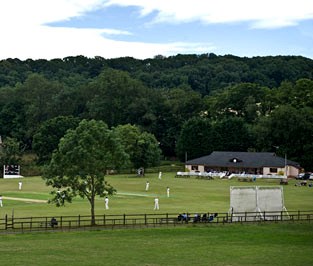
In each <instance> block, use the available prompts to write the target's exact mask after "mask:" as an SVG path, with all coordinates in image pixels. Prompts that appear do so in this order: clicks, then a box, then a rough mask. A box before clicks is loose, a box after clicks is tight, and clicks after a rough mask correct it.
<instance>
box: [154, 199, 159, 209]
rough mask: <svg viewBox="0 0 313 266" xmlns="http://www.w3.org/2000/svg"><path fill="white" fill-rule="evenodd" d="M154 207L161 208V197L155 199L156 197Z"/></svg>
mask: <svg viewBox="0 0 313 266" xmlns="http://www.w3.org/2000/svg"><path fill="white" fill-rule="evenodd" d="M154 209H155V210H158V209H159V199H158V198H155V199H154Z"/></svg>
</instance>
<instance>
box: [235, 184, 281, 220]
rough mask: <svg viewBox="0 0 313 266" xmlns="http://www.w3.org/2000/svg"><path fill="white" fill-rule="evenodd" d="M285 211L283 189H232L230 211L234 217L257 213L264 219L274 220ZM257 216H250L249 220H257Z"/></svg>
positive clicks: (257, 187) (259, 187)
mask: <svg viewBox="0 0 313 266" xmlns="http://www.w3.org/2000/svg"><path fill="white" fill-rule="evenodd" d="M284 210H286V209H285V207H284V195H283V189H282V187H262V186H255V187H230V211H231V213H232V214H233V215H234V216H240V215H242V213H245V212H246V213H249V212H252V213H254V212H256V213H259V214H260V216H262V217H263V218H264V219H268V220H269V219H270V220H272V219H277V215H280V212H281V211H284ZM264 212H265V217H264ZM240 213H241V214H240ZM256 216H257V215H256V214H248V220H255V219H256V218H257V217H256ZM245 219H247V218H246V217H245Z"/></svg>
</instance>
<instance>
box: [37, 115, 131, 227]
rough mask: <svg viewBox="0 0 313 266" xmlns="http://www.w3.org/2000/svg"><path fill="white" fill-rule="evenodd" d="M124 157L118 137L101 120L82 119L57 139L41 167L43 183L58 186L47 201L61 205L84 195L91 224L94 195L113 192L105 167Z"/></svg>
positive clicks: (116, 164)
mask: <svg viewBox="0 0 313 266" xmlns="http://www.w3.org/2000/svg"><path fill="white" fill-rule="evenodd" d="M127 160H128V156H127V154H126V153H125V152H124V150H123V146H122V145H121V144H120V141H119V140H118V138H117V137H116V135H115V134H114V132H113V131H111V130H109V129H108V127H107V125H106V124H105V123H104V122H102V121H95V120H91V121H87V120H82V121H81V122H80V123H79V125H78V127H77V128H76V129H75V130H69V131H68V132H67V133H66V135H65V136H64V137H63V138H62V139H61V141H60V143H59V146H58V149H57V150H56V151H55V152H54V153H53V155H52V159H51V161H50V164H49V165H48V166H47V167H46V169H45V173H44V176H43V177H44V179H45V180H46V184H47V185H49V186H52V187H53V188H55V189H57V190H58V191H52V194H53V195H54V198H53V199H52V200H51V201H52V202H54V203H56V205H57V206H61V205H63V204H64V203H65V202H66V201H67V202H71V200H72V198H73V197H75V196H80V197H82V198H87V199H88V201H89V203H90V209H91V224H92V225H94V224H95V198H96V196H100V197H103V196H105V195H107V194H109V195H110V194H113V193H114V192H115V189H114V188H113V187H112V186H111V185H110V184H108V183H107V182H106V181H105V178H104V177H105V174H106V172H107V170H111V169H116V168H119V167H121V166H122V165H124V164H125V163H126V162H127Z"/></svg>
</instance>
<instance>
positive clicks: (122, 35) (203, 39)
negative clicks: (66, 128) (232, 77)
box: [0, 0, 313, 60]
mask: <svg viewBox="0 0 313 266" xmlns="http://www.w3.org/2000/svg"><path fill="white" fill-rule="evenodd" d="M0 36H1V37H0V60H1V59H7V58H19V59H20V60H26V59H29V58H30V59H34V60H36V59H48V60H50V59H54V58H64V57H68V56H77V55H83V56H86V57H89V58H94V57H95V56H101V57H103V58H106V59H109V58H117V57H125V56H130V57H134V58H138V59H146V58H153V57H154V56H156V55H163V56H171V55H177V54H206V53H214V54H216V55H225V54H232V55H235V56H240V57H254V56H269V55H272V56H277V55H300V56H304V57H308V58H311V59H313V0H297V1H294V0H192V1H191V0H0Z"/></svg>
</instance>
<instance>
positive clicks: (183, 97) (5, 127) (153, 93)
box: [0, 54, 313, 171]
mask: <svg viewBox="0 0 313 266" xmlns="http://www.w3.org/2000/svg"><path fill="white" fill-rule="evenodd" d="M312 94H313V60H311V59H308V58H304V57H299V56H276V57H254V58H245V57H243V58H242V57H236V56H232V55H226V56H217V55H215V54H203V55H176V56H171V57H164V56H156V57H155V58H151V59H145V60H138V59H134V58H130V57H125V58H117V59H104V58H101V57H95V58H86V57H83V56H77V57H67V58H63V59H53V60H31V59H28V60H25V61H21V60H19V59H6V60H2V61H0V135H1V136H2V141H3V143H10V145H9V144H8V146H7V149H4V148H3V149H2V153H4V151H6V154H8V153H9V150H10V151H11V152H12V149H9V147H11V146H12V147H14V149H15V150H16V153H15V155H14V154H13V155H14V156H13V155H10V156H7V157H5V156H1V158H2V159H0V160H2V161H3V160H4V158H5V160H6V162H8V161H10V162H14V160H15V161H16V160H17V158H18V156H16V154H17V152H18V151H17V148H16V146H19V149H18V150H19V152H21V150H22V151H32V152H35V153H36V154H37V156H38V163H39V164H46V163H47V162H49V161H50V160H51V156H52V152H53V151H54V150H55V149H56V148H57V147H58V144H59V142H60V139H61V138H62V137H63V136H64V135H65V133H66V132H67V130H69V129H75V128H77V127H78V125H79V124H80V123H81V122H82V121H91V120H96V121H103V122H104V123H105V124H106V125H107V127H108V128H109V129H110V130H112V131H113V132H115V133H116V131H117V130H118V128H120V127H125V128H127V129H128V130H126V129H124V131H123V130H120V131H121V132H124V134H122V133H120V134H119V135H118V137H119V138H120V139H121V141H123V143H124V144H125V145H126V144H127V143H129V142H131V141H132V138H131V137H129V136H133V140H134V139H135V140H136V142H134V143H131V145H130V143H129V146H128V153H131V152H132V153H133V154H132V156H133V157H132V158H133V160H132V166H133V167H137V166H138V165H139V164H138V162H140V164H141V165H150V164H152V162H153V161H155V162H158V160H157V159H156V157H155V156H156V154H159V152H158V151H157V148H156V144H157V145H158V148H159V149H160V150H161V151H162V155H163V156H165V157H167V158H170V157H176V156H177V157H178V158H179V159H180V160H182V161H183V160H185V158H186V154H188V159H192V158H196V157H199V156H202V155H207V154H209V153H211V152H212V151H214V150H219V151H272V152H275V153H277V154H278V155H280V156H285V155H287V157H288V159H290V160H295V161H297V162H299V163H300V164H301V166H303V167H304V168H305V169H306V170H310V171H311V170H313V165H312V163H311V158H313V123H312V122H313V121H312V120H313V109H312V108H313V98H312ZM125 132H126V133H125ZM132 134H133V135H132ZM17 144H18V145H17ZM140 145H141V146H140ZM149 145H152V146H153V149H152V150H154V152H152V153H151V156H150V158H149V159H147V158H143V157H144V154H146V152H147V151H148V150H149V149H150V148H151V146H149ZM148 146H149V147H150V148H147V147H148ZM125 147H126V146H125ZM135 151H137V152H138V154H135ZM139 151H141V152H139Z"/></svg>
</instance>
